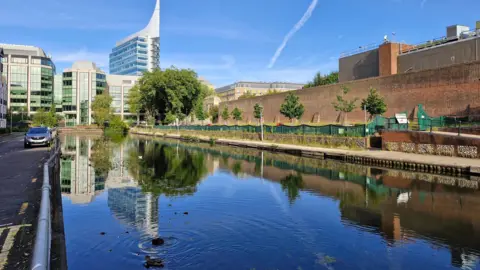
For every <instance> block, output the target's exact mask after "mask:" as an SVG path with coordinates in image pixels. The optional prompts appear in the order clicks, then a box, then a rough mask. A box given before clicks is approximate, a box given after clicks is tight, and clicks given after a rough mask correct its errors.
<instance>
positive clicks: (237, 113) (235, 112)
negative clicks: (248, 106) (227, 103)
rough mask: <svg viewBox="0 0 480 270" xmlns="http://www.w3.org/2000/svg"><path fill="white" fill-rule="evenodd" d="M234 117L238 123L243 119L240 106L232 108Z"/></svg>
mask: <svg viewBox="0 0 480 270" xmlns="http://www.w3.org/2000/svg"><path fill="white" fill-rule="evenodd" d="M232 118H233V119H234V120H235V121H236V123H237V125H238V121H241V120H242V110H240V109H239V108H237V107H235V108H234V109H233V110H232Z"/></svg>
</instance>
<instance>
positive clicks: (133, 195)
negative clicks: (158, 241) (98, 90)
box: [61, 135, 480, 269]
mask: <svg viewBox="0 0 480 270" xmlns="http://www.w3.org/2000/svg"><path fill="white" fill-rule="evenodd" d="M62 141H63V145H62V153H63V156H62V160H61V186H62V192H63V212H64V213H63V214H64V224H65V234H66V245H67V261H68V266H69V269H143V268H144V265H143V264H144V263H145V256H150V257H152V258H159V259H161V260H163V263H164V266H165V269H455V268H463V269H478V268H479V257H478V256H480V215H479V214H478V213H479V210H480V194H479V187H478V182H477V181H474V180H470V179H469V178H460V177H453V176H445V175H434V174H426V173H415V172H407V171H400V170H386V169H380V168H371V167H368V166H360V165H355V164H348V163H342V162H337V161H333V160H318V159H309V158H302V157H295V156H290V155H284V154H274V153H269V152H261V151H257V150H252V149H243V148H232V147H226V146H209V145H208V144H186V143H181V142H178V141H174V140H155V139H152V138H147V137H129V138H126V139H119V138H115V139H113V140H106V139H103V138H100V137H76V136H75V135H63V137H62ZM156 237H161V238H163V239H165V243H164V244H163V245H160V246H153V245H152V243H151V240H152V239H153V238H156Z"/></svg>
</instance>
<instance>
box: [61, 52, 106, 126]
mask: <svg viewBox="0 0 480 270" xmlns="http://www.w3.org/2000/svg"><path fill="white" fill-rule="evenodd" d="M62 79H63V83H62V85H63V89H62V110H63V114H64V116H65V125H66V126H75V125H91V124H93V119H92V101H93V100H94V99H95V96H96V95H101V94H102V93H103V91H105V89H106V87H107V81H106V75H105V72H103V71H102V70H100V69H99V68H98V67H97V66H96V65H95V63H93V62H88V61H79V62H75V63H73V66H72V68H69V69H65V70H64V71H63V78H62Z"/></svg>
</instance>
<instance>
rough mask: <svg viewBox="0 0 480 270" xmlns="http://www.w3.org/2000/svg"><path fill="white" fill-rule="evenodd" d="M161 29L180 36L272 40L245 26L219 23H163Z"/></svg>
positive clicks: (256, 40)
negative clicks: (228, 25) (212, 25)
mask: <svg viewBox="0 0 480 270" xmlns="http://www.w3.org/2000/svg"><path fill="white" fill-rule="evenodd" d="M162 31H163V32H168V33H171V34H174V35H181V36H198V37H211V38H221V39H227V40H255V42H271V41H272V40H271V39H270V38H269V37H268V36H266V35H265V34H262V33H259V32H258V31H256V30H252V29H248V28H245V27H238V28H227V27H223V26H221V23H219V25H218V26H216V27H210V26H197V25H182V26H179V25H178V24H176V25H175V26H171V25H164V26H162Z"/></svg>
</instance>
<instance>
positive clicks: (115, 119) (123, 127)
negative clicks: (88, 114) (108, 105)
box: [108, 115, 128, 133]
mask: <svg viewBox="0 0 480 270" xmlns="http://www.w3.org/2000/svg"><path fill="white" fill-rule="evenodd" d="M108 130H109V131H114V132H120V133H126V132H127V130H128V125H127V123H125V122H124V121H123V120H122V118H120V116H118V115H113V116H112V117H111V118H110V126H109V127H108Z"/></svg>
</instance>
